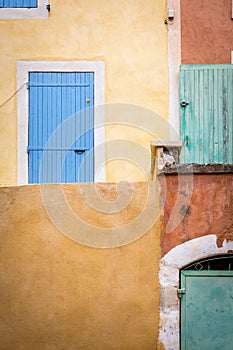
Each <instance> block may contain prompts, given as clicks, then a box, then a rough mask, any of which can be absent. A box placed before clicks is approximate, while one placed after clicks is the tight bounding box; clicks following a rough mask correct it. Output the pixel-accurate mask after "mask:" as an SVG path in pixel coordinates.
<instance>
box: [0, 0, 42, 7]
mask: <svg viewBox="0 0 233 350" xmlns="http://www.w3.org/2000/svg"><path fill="white" fill-rule="evenodd" d="M0 7H6V8H8V7H11V8H25V7H26V8H31V7H33V8H35V7H37V0H0Z"/></svg>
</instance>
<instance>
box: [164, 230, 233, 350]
mask: <svg viewBox="0 0 233 350" xmlns="http://www.w3.org/2000/svg"><path fill="white" fill-rule="evenodd" d="M230 251H231V252H232V251H233V242H232V241H227V240H224V241H223V244H222V246H221V247H219V246H217V236H216V235H214V234H212V235H206V236H203V237H199V238H195V239H192V240H190V241H187V242H185V243H183V244H180V245H178V246H176V247H175V248H173V249H171V250H170V251H169V252H168V253H167V254H166V255H165V256H163V258H162V259H161V260H160V272H159V281H160V287H161V298H160V327H159V341H160V343H162V344H163V346H164V349H166V350H179V349H180V339H181V336H180V303H181V299H180V298H179V297H178V293H177V292H178V289H179V288H180V287H181V286H180V271H181V270H182V269H184V268H185V267H187V266H189V265H191V264H193V263H195V262H197V261H200V260H203V259H209V258H210V257H214V256H219V255H225V254H228V253H229V252H230ZM232 284H233V282H232ZM232 300H233V299H232ZM232 343H233V341H232ZM202 349H204V348H203V347H202ZM182 350H183V349H182ZM205 350H206V349H205ZM211 350H213V349H211Z"/></svg>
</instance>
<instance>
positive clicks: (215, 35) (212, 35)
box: [181, 0, 233, 64]
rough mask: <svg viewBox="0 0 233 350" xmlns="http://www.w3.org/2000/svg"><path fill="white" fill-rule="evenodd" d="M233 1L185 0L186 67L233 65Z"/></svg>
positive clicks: (182, 7)
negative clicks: (232, 52)
mask: <svg viewBox="0 0 233 350" xmlns="http://www.w3.org/2000/svg"><path fill="white" fill-rule="evenodd" d="M231 1H232V0H195V1H194V0H193V1H191V0H181V50H182V51H181V57H182V63H183V64H191V63H194V64H197V63H200V64H210V63H231V51H233V20H232V19H231Z"/></svg>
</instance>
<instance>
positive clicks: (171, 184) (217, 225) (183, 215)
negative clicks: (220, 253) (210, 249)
mask: <svg viewBox="0 0 233 350" xmlns="http://www.w3.org/2000/svg"><path fill="white" fill-rule="evenodd" d="M159 181H160V185H161V189H162V191H161V197H162V198H161V201H162V202H164V205H163V208H164V215H163V219H162V227H163V228H162V233H161V253H162V255H165V254H166V253H167V252H168V251H169V250H171V249H172V248H174V247H175V246H177V245H179V244H181V243H184V242H186V241H188V240H191V239H194V238H197V237H202V236H205V235H209V234H215V235H216V244H217V246H218V247H221V246H222V244H223V241H224V240H227V241H233V216H232V213H233V197H232V192H233V174H195V175H193V176H192V175H179V177H178V176H177V175H174V174H173V175H170V174H167V175H166V176H159ZM179 182H180V184H179ZM189 198H191V200H189ZM177 200H178V201H179V203H178V205H176V203H177ZM174 208H175V209H174ZM172 213H173V214H175V217H176V218H178V225H177V226H176V227H174V229H172V230H170V232H167V228H168V222H169V219H170V218H171V215H172Z"/></svg>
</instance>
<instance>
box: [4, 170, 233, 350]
mask: <svg viewBox="0 0 233 350" xmlns="http://www.w3.org/2000/svg"><path fill="white" fill-rule="evenodd" d="M190 179H191V181H190ZM159 182H160V185H158V183H157V182H153V183H150V182H149V183H146V182H145V183H131V184H127V185H125V186H126V187H125V189H124V190H119V189H118V187H117V184H114V183H99V184H63V185H55V184H54V185H43V186H42V187H41V186H40V185H25V186H16V187H14V186H12V187H0V200H1V209H0V299H1V321H0V324H1V327H0V339H1V346H0V348H1V349H7V350H21V349H22V350H27V349H30V350H31V349H35V350H37V349H38V350H47V349H49V350H50V349H69V350H70V349H71V350H72V349H75V350H77V349H87V350H89V349H90V350H97V349H100V350H105V349H106V350H109V349H119V350H124V349H127V350H128V349H129V350H131V349H132V350H137V349H138V350H142V349H143V350H147V349H148V350H152V349H163V345H162V344H159V341H158V330H159V317H160V285H159V264H160V258H161V256H163V255H165V254H166V253H167V252H169V251H170V250H171V249H172V248H174V247H176V246H177V245H179V244H182V243H184V242H186V241H188V240H192V239H193V238H197V237H200V236H204V235H209V234H215V235H216V246H218V247H220V246H221V245H222V244H223V243H224V240H228V241H233V224H232V212H233V207H232V206H233V203H232V189H233V175H232V174H231V173H225V174H194V175H193V176H192V175H187V174H186V175H185V174H184V175H180V174H179V175H178V176H177V174H166V175H165V177H164V176H162V175H160V176H159ZM118 185H119V184H118ZM42 188H45V189H46V191H47V193H48V194H49V196H48V197H43V201H42ZM130 188H131V190H132V191H130ZM148 188H149V189H150V191H152V189H154V192H153V191H152V194H153V195H154V198H155V200H154V202H153V200H152V201H151V202H150V200H149V196H148ZM58 189H62V193H63V194H64V196H65V197H64V198H65V203H66V204H67V206H68V207H69V208H70V209H71V212H72V213H74V214H75V215H76V216H78V217H79V218H80V219H81V221H82V222H84V223H85V225H86V226H85V225H84V229H83V232H82V234H83V236H84V237H85V236H86V235H87V236H88V228H89V227H94V228H96V230H98V229H99V228H105V233H106V232H107V234H108V232H109V234H110V230H111V228H118V229H119V230H120V231H121V233H122V234H123V236H126V237H129V238H130V237H131V234H132V232H133V233H135V231H138V232H139V233H140V230H142V228H143V229H144V232H141V233H142V235H141V237H140V235H139V236H138V239H136V240H135V241H134V242H132V243H128V244H126V245H124V246H118V247H115V248H105V249H103V248H95V247H91V246H85V245H81V244H80V243H77V242H75V241H73V240H71V239H70V238H68V237H66V236H65V235H63V233H61V232H60V231H59V230H58V228H57V227H56V225H57V222H59V220H60V221H62V222H63V223H65V225H66V224H67V225H69V222H68V221H67V222H66V221H65V218H64V217H65V214H64V217H63V215H60V216H59V217H58V218H57V219H58V220H57V222H56V220H55V221H53V222H52V221H51V220H50V217H51V213H50V212H49V211H48V205H49V204H51V203H52V206H53V208H54V209H55V212H56V208H57V207H59V206H61V201H60V200H59V199H58V198H59V196H57V190H58ZM96 193H97V194H98V196H97V197H95V194H96ZM123 194H126V197H127V196H128V194H130V196H131V197H129V198H128V201H127V200H126V201H124V200H123V202H122V203H123V204H124V205H123V207H122V208H121V209H120V210H118V211H117V210H116V207H115V211H114V206H113V207H112V210H110V209H111V206H112V204H113V203H114V201H116V202H117V201H119V202H120V201H121V196H122V195H123ZM96 198H97V199H96ZM98 198H102V200H103V202H102V204H103V203H104V204H103V206H102V209H101V207H100V206H99V207H98V206H96V204H98ZM90 199H91V203H92V205H90V202H89V204H88V200H90ZM189 199H190V200H189ZM159 200H160V203H161V207H160V208H159V210H160V211H159V212H158V214H159V215H157V216H155V220H154V225H152V226H151V225H150V221H151V220H150V217H151V215H154V212H155V211H156V210H157V207H156V206H157V203H158V201H159ZM177 200H178V202H177ZM46 201H47V202H46ZM147 202H149V204H150V205H149V207H147V206H146V203H147ZM163 202H164V204H163ZM93 204H94V205H93ZM95 206H96V208H95ZM56 213H59V211H58V212H56ZM49 215H50V217H49ZM172 215H174V217H175V218H176V219H178V221H177V222H178V225H177V226H176V227H173V229H172V230H171V231H170V232H167V231H166V229H167V224H168V221H169V219H170V218H171V217H172ZM61 216H62V217H61ZM137 218H140V220H141V221H140V220H139V221H138V222H139V223H138V224H137V225H133V226H131V224H135V223H136V222H137V221H136V220H137ZM142 218H143V220H142ZM147 223H148V226H147ZM55 224H56V225H55ZM64 227H65V226H64ZM85 227H86V229H85ZM145 227H148V229H147V230H145ZM170 228H171V227H170ZM73 229H74V231H75V230H76V227H75V226H74V227H73ZM78 229H79V228H78V226H77V230H78ZM143 233H144V234H143ZM113 240H114V236H113ZM116 242H117V240H116ZM89 243H90V242H89ZM194 249H195V246H194ZM174 297H175V298H177V296H176V295H175V294H174V295H173V294H172V296H171V298H174Z"/></svg>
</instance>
